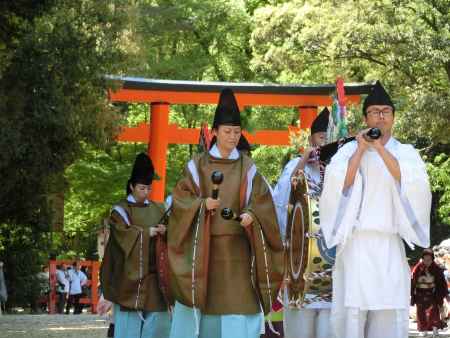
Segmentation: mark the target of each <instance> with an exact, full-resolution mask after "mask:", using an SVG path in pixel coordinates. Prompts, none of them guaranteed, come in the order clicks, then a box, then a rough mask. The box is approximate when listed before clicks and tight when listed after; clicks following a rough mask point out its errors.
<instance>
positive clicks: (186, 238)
mask: <svg viewBox="0 0 450 338" xmlns="http://www.w3.org/2000/svg"><path fill="white" fill-rule="evenodd" d="M193 166H194V167H195V168H196V170H194V172H197V173H198V184H197V183H196V180H197V178H195V176H196V175H194V176H193V175H192V167H193ZM189 168H191V169H189ZM255 169H256V168H255V167H254V164H253V162H252V160H251V159H250V158H248V157H247V156H245V155H241V156H240V157H239V158H238V159H236V160H232V159H219V158H215V157H213V156H211V155H210V154H209V153H205V154H202V155H200V156H197V157H195V158H194V159H193V160H192V161H191V163H190V164H188V166H187V167H186V170H185V174H184V177H183V178H182V179H181V180H180V181H179V182H178V183H177V185H176V187H175V189H174V191H173V196H172V197H173V209H172V213H171V216H170V220H169V226H168V234H167V238H168V249H169V265H170V273H171V275H170V284H171V288H172V292H173V294H174V297H175V299H176V300H177V301H178V302H180V303H182V304H184V305H186V306H190V307H192V306H193V305H194V304H193V300H192V260H193V246H194V238H195V229H196V225H197V221H199V228H198V246H197V249H196V261H195V306H196V307H197V308H199V309H200V310H201V311H202V313H204V314H211V315H224V314H255V313H258V312H260V311H261V306H262V308H263V310H264V312H265V313H268V312H269V310H270V304H271V302H273V301H274V300H275V298H276V296H277V292H278V289H279V287H280V284H281V281H282V272H283V266H282V264H283V244H282V241H281V237H280V233H279V228H278V225H277V221H276V214H275V207H274V205H273V201H272V195H271V193H270V189H269V187H268V185H267V183H266V182H265V180H264V178H263V177H262V176H261V175H260V174H259V173H257V172H256V173H255V174H254V175H251V176H248V172H249V170H250V171H252V170H255ZM215 170H219V171H221V172H222V173H223V174H224V180H223V183H222V184H221V185H220V193H219V198H220V200H221V206H220V209H222V208H224V207H229V208H232V209H233V211H234V212H236V213H239V214H241V213H243V212H248V213H249V214H251V215H252V217H253V219H254V222H253V224H252V225H250V226H248V227H247V228H244V227H242V226H241V225H240V224H239V222H237V221H233V220H224V219H223V218H222V217H221V216H220V210H217V211H216V212H215V213H211V212H210V211H206V208H205V206H204V202H205V199H206V198H207V197H209V196H211V191H212V189H213V187H212V183H211V174H212V172H213V171H215ZM248 177H250V178H251V182H248V179H247V178H248ZM248 190H249V191H248ZM247 191H248V193H249V196H250V197H249V199H248V203H247ZM202 205H203V206H202ZM264 246H265V252H266V257H264ZM252 256H254V260H255V264H254V267H253V269H252V263H251V262H252ZM266 260H267V269H268V274H269V280H270V286H269V287H270V297H271V300H269V288H268V284H267V273H266V263H265V262H266ZM252 272H253V273H252ZM252 279H253V280H252ZM260 304H261V306H260Z"/></svg>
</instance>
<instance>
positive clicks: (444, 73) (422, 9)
mask: <svg viewBox="0 0 450 338" xmlns="http://www.w3.org/2000/svg"><path fill="white" fill-rule="evenodd" d="M449 19H450V14H449V11H448V1H446V0H442V1H428V0H416V1H395V0H382V1H368V0H367V1H357V2H355V1H350V0H349V1H339V2H336V1H302V0H297V1H286V2H285V3H283V4H279V5H271V6H265V7H261V8H259V9H258V10H256V11H255V14H254V17H253V23H254V30H253V32H252V39H251V45H252V47H253V52H254V57H253V59H252V67H253V69H254V70H255V72H257V73H258V74H259V76H260V77H262V78H269V79H271V80H272V81H282V82H292V81H299V82H313V83H318V82H333V81H334V79H335V78H336V76H338V75H342V76H344V78H345V80H346V81H347V82H350V81H368V80H374V79H381V80H382V81H383V82H384V83H385V84H386V85H387V86H388V87H389V89H390V91H391V93H392V94H393V96H394V98H396V101H397V105H398V108H399V109H398V114H397V115H398V116H397V117H398V123H397V129H398V130H399V131H400V136H401V137H402V138H403V139H405V140H409V141H413V142H415V143H425V144H436V143H448V135H446V130H448V129H449V128H450V115H449V114H450V109H449V104H450V101H449V98H450V96H449V95H450V94H449V93H450V72H449V66H450V56H449V55H450V30H449V29H450V28H449V26H448V22H449V21H450V20H449Z"/></svg>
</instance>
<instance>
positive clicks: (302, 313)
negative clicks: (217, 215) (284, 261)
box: [273, 108, 332, 338]
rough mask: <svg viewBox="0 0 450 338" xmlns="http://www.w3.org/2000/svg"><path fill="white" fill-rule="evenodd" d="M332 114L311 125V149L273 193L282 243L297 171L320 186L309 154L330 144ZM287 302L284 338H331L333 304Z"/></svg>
mask: <svg viewBox="0 0 450 338" xmlns="http://www.w3.org/2000/svg"><path fill="white" fill-rule="evenodd" d="M329 115H330V112H329V110H328V109H327V108H324V109H323V110H322V111H321V112H320V114H319V115H318V116H317V118H316V119H315V120H314V121H313V123H312V125H311V136H310V138H309V142H310V145H311V147H309V148H307V149H306V150H305V151H304V154H303V156H301V157H296V158H294V159H292V160H290V161H289V162H288V164H287V165H286V166H285V168H284V169H283V172H282V174H281V176H280V179H279V180H278V182H277V185H276V186H275V189H274V194H273V199H274V202H275V206H276V209H277V217H278V224H279V225H280V231H281V234H282V237H283V240H284V239H285V237H286V223H287V219H288V203H289V196H290V194H291V186H292V184H291V179H292V177H293V175H295V173H296V172H297V171H298V170H302V171H303V172H304V173H305V176H306V177H307V178H308V180H310V181H313V183H314V184H315V185H316V186H319V185H320V180H321V177H320V168H319V163H318V161H311V160H310V154H311V153H312V152H313V151H314V150H315V149H316V148H317V147H319V146H323V145H324V144H325V143H326V141H327V128H328V123H329ZM284 298H285V300H284V302H283V303H284V309H283V311H284V317H283V327H284V337H285V338H330V337H332V335H331V332H330V309H331V301H330V300H328V299H327V300H325V299H320V298H319V299H318V298H317V297H316V295H313V294H308V293H307V294H306V295H305V299H306V300H307V301H308V304H303V307H301V308H297V307H291V306H289V304H288V299H286V298H287V297H286V295H285V297H284Z"/></svg>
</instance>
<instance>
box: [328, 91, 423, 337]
mask: <svg viewBox="0 0 450 338" xmlns="http://www.w3.org/2000/svg"><path fill="white" fill-rule="evenodd" d="M363 113H364V120H365V123H366V124H367V126H368V127H369V128H375V127H376V128H379V129H380V130H381V137H380V138H379V139H376V140H369V138H368V137H367V136H366V135H367V132H368V130H367V129H366V130H363V131H361V132H360V133H359V134H358V135H357V136H356V141H352V142H349V143H347V144H345V145H344V146H343V147H342V148H340V149H339V151H338V152H337V153H336V155H335V156H334V157H333V158H332V160H331V163H330V164H329V165H328V166H327V170H326V172H325V180H324V187H323V191H322V196H321V199H320V216H321V227H322V231H323V233H324V236H325V240H326V243H327V246H328V247H333V246H337V252H336V262H335V265H334V268H333V302H332V303H333V304H332V311H331V323H332V328H333V331H334V332H335V333H336V336H337V338H386V337H389V338H407V337H408V324H409V318H408V314H409V303H410V268H409V266H408V263H407V259H406V255H405V247H404V243H403V241H404V242H406V243H407V244H408V245H409V246H410V247H411V248H413V247H414V244H416V245H419V246H421V247H424V248H426V247H428V246H429V242H430V208H431V192H430V187H429V182H428V176H427V173H426V168H425V164H424V162H423V161H422V159H421V158H420V156H419V153H418V152H417V150H416V149H414V147H413V146H412V145H409V144H402V143H400V142H399V141H397V140H396V139H395V138H394V137H392V126H393V124H394V113H395V107H394V104H393V103H392V101H391V98H390V97H389V95H388V94H387V93H386V91H385V90H384V88H383V87H382V86H381V84H380V83H379V82H377V83H376V85H375V86H374V87H373V89H372V92H371V93H370V94H369V95H368V96H367V98H366V99H365V101H364V105H363ZM402 240H403V241H402Z"/></svg>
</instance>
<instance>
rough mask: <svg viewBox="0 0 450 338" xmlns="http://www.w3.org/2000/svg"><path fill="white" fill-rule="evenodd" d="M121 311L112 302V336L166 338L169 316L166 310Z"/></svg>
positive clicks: (168, 329) (119, 337)
mask: <svg viewBox="0 0 450 338" xmlns="http://www.w3.org/2000/svg"><path fill="white" fill-rule="evenodd" d="M141 314H142V317H143V318H144V319H145V320H144V321H143V320H142V319H141V316H139V313H138V312H137V311H121V310H120V305H117V304H114V338H168V337H169V333H170V317H169V313H168V312H141Z"/></svg>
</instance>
